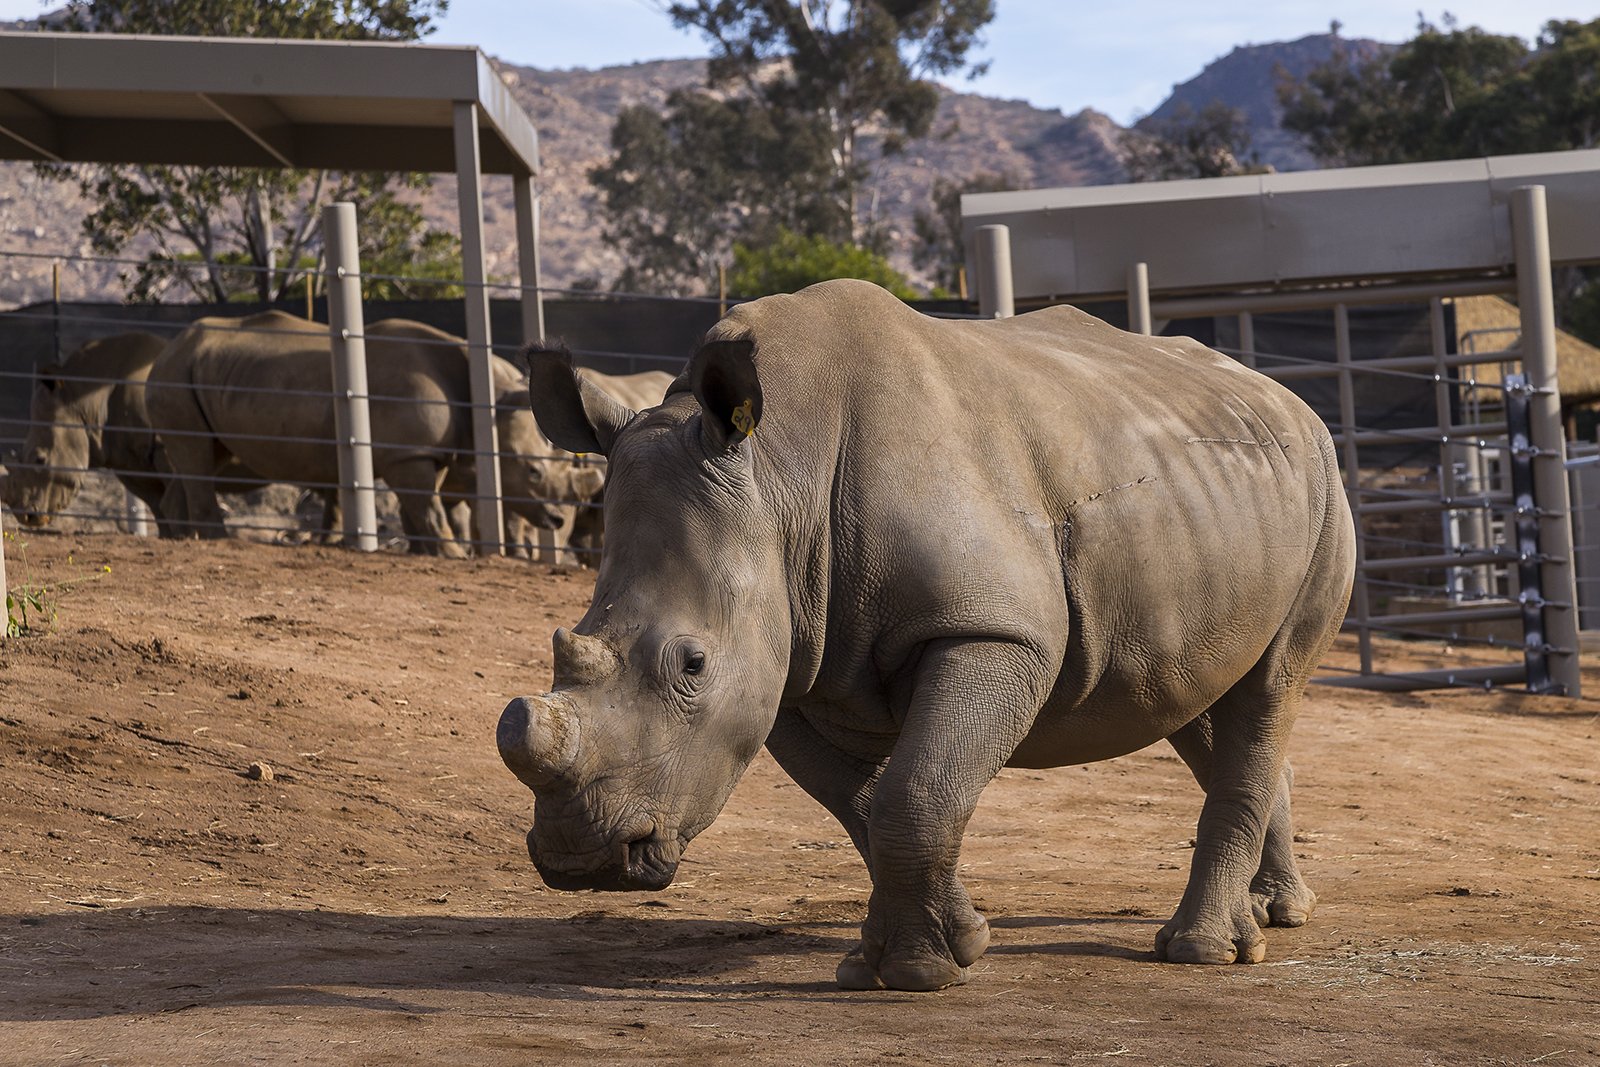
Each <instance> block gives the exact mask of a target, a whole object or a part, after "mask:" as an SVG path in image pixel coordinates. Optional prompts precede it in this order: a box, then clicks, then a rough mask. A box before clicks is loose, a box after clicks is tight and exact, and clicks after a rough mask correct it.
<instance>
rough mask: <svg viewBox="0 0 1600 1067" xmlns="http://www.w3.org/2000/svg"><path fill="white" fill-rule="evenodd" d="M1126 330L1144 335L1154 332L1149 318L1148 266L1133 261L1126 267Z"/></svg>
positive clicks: (1152, 323) (1147, 335)
mask: <svg viewBox="0 0 1600 1067" xmlns="http://www.w3.org/2000/svg"><path fill="white" fill-rule="evenodd" d="M1128 332H1129V333H1142V334H1144V335H1145V336H1146V337H1149V336H1150V335H1151V334H1153V333H1155V332H1156V331H1155V326H1154V322H1153V321H1152V320H1151V318H1150V266H1149V264H1147V263H1135V264H1133V265H1132V266H1130V267H1129V268H1128Z"/></svg>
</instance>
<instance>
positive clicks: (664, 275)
mask: <svg viewBox="0 0 1600 1067" xmlns="http://www.w3.org/2000/svg"><path fill="white" fill-rule="evenodd" d="M785 118H786V116H783V115H773V114H771V113H769V112H768V111H766V110H765V109H763V108H761V107H760V106H758V104H757V103H756V102H755V101H752V100H749V99H747V98H733V99H719V98H717V97H714V96H711V95H710V94H708V93H703V92H696V91H690V90H679V91H677V92H674V93H673V94H672V95H671V96H669V97H668V99H667V107H666V111H665V112H658V111H656V110H655V109H653V108H650V107H646V106H643V105H636V106H634V107H629V108H624V109H623V110H622V112H621V113H619V115H618V116H617V123H616V125H615V126H614V127H613V128H612V131H611V145H612V148H613V150H614V151H615V153H616V154H615V155H614V156H613V157H612V158H611V159H610V160H609V161H608V162H607V163H605V164H603V165H601V166H599V167H596V168H594V169H593V170H591V171H590V172H589V180H590V181H591V182H592V183H593V185H594V187H595V189H596V190H597V191H598V192H599V193H600V196H601V200H602V203H603V204H604V208H605V210H604V218H605V222H604V225H603V229H602V230H601V237H602V239H603V240H604V241H605V242H606V243H607V244H610V245H611V246H613V247H615V248H618V249H621V250H622V251H623V252H624V254H625V255H626V257H627V266H626V267H625V268H624V269H623V271H622V273H621V275H620V276H619V277H618V278H617V279H616V287H617V288H618V289H622V290H630V291H644V292H658V293H665V294H671V295H685V294H688V293H698V292H705V291H707V289H708V288H709V286H710V284H711V282H712V280H713V279H715V278H716V275H717V266H718V265H719V264H726V263H727V262H728V257H729V256H730V255H731V250H732V248H733V244H734V241H735V240H736V239H739V238H741V237H742V238H743V239H745V240H748V241H752V242H756V243H760V242H764V241H768V240H771V239H772V238H773V237H775V236H776V235H777V233H778V231H779V230H780V229H785V228H787V229H793V230H800V231H805V232H813V231H817V230H827V229H830V228H832V227H831V226H830V220H829V219H828V217H827V213H828V211H829V210H830V208H831V206H832V203H833V202H832V201H831V200H830V199H829V198H828V197H827V196H826V195H825V188H826V185H827V183H828V181H829V176H828V173H827V171H826V169H825V168H822V167H820V166H819V165H818V160H819V158H820V154H819V151H818V147H819V146H818V144H817V142H816V140H815V138H814V137H813V134H814V132H815V131H814V130H813V129H812V128H811V127H809V126H807V125H805V124H801V125H800V126H799V127H798V128H795V127H794V126H792V125H791V124H789V123H787V122H785V121H784V120H785Z"/></svg>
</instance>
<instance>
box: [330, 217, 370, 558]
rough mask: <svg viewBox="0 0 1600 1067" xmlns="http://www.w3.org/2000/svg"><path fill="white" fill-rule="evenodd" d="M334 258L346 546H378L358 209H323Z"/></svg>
mask: <svg viewBox="0 0 1600 1067" xmlns="http://www.w3.org/2000/svg"><path fill="white" fill-rule="evenodd" d="M322 246H323V249H324V252H325V253H326V255H327V258H328V283H327V289H328V335H329V338H330V339H331V340H332V342H333V356H332V359H333V426H334V430H333V433H334V438H335V442H334V447H335V448H336V449H337V451H338V454H339V508H340V510H341V511H342V512H343V513H344V539H345V544H347V545H349V546H351V547H352V548H357V549H360V550H361V551H362V552H375V551H377V548H378V503H377V487H376V485H375V483H374V480H373V476H372V418H371V414H370V412H369V411H368V408H367V341H366V321H365V320H366V316H365V315H364V314H363V313H362V309H361V254H360V252H359V251H358V247H359V246H358V245H357V242H356V206H355V205H354V204H350V203H338V204H329V205H328V206H327V207H325V208H323V209H322Z"/></svg>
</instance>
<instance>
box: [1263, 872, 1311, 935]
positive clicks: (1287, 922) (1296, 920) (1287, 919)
mask: <svg viewBox="0 0 1600 1067" xmlns="http://www.w3.org/2000/svg"><path fill="white" fill-rule="evenodd" d="M1316 907H1317V895H1316V894H1315V893H1313V892H1312V891H1311V887H1310V886H1308V885H1306V884H1305V883H1304V882H1298V881H1297V882H1294V883H1291V884H1278V883H1275V882H1269V881H1267V880H1265V879H1263V878H1262V877H1260V876H1259V875H1258V876H1257V877H1256V880H1255V881H1254V882H1252V883H1251V884H1250V910H1251V911H1252V912H1254V914H1255V919H1256V925H1257V926H1304V925H1305V924H1306V920H1308V919H1310V918H1311V913H1312V912H1313V911H1315V910H1316Z"/></svg>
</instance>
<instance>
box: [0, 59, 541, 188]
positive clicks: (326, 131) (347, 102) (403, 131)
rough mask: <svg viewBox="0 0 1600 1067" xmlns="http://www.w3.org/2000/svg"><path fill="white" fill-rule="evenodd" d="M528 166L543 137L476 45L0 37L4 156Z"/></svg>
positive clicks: (529, 170) (518, 170)
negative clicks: (471, 113)
mask: <svg viewBox="0 0 1600 1067" xmlns="http://www.w3.org/2000/svg"><path fill="white" fill-rule="evenodd" d="M463 102H471V103H476V104H477V105H478V108H479V136H480V142H481V152H482V159H483V163H482V166H483V169H484V170H485V171H488V172H492V173H511V174H535V173H537V172H538V166H539V150H538V135H537V133H536V132H535V130H534V126H533V122H532V120H530V119H529V118H528V116H527V114H526V113H525V112H524V111H523V110H522V109H521V107H520V106H518V105H517V103H516V102H515V101H514V100H513V99H512V96H511V93H510V91H509V90H508V89H507V88H506V86H505V84H504V83H503V82H502V81H501V80H500V78H499V76H498V75H497V74H496V73H495V71H494V69H493V67H492V66H490V64H489V61H488V59H487V57H485V56H484V54H483V53H482V52H480V51H479V50H478V49H477V48H473V47H460V46H447V45H422V44H411V43H393V42H379V41H279V40H256V39H244V38H232V37H146V36H133V35H117V34H77V33H31V32H25V33H0V159H30V160H44V161H52V160H53V161H58V162H68V163H79V162H96V163H149V164H190V165H195V166H261V167H277V166H296V167H307V168H328V169H334V170H419V171H436V172H437V171H453V170H455V151H454V133H453V125H452V124H453V114H454V105H455V104H457V103H463Z"/></svg>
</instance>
